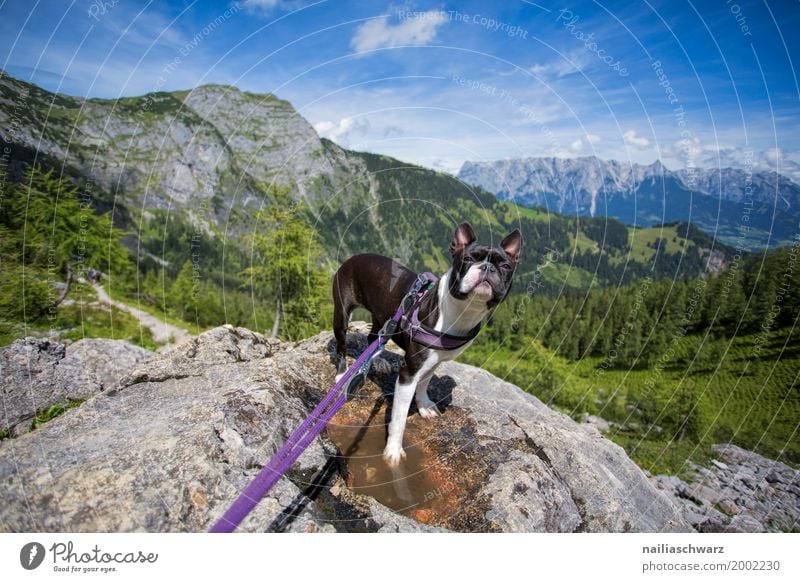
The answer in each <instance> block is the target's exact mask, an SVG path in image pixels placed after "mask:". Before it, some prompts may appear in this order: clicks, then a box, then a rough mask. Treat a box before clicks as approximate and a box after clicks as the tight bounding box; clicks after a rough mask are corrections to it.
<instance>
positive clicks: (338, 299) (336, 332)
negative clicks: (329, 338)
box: [333, 278, 355, 382]
mask: <svg viewBox="0 0 800 582" xmlns="http://www.w3.org/2000/svg"><path fill="white" fill-rule="evenodd" d="M348 291H349V290H348V289H346V288H340V287H339V285H338V284H337V278H334V281H333V336H334V337H335V338H336V360H335V361H336V380H337V382H338V381H339V379H340V378H341V377H342V375H343V374H344V373H345V372H346V371H347V325H348V324H349V323H350V313H351V312H352V311H353V309H354V308H355V305H354V304H353V302H352V300H351V298H350V293H349V292H348Z"/></svg>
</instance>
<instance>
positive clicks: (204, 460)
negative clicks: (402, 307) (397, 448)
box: [0, 326, 690, 532]
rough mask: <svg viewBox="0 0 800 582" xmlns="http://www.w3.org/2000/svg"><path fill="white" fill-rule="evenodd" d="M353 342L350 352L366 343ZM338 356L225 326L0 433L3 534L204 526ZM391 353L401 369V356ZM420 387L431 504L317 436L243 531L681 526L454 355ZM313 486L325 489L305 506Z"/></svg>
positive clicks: (615, 451) (579, 443) (417, 427)
mask: <svg viewBox="0 0 800 582" xmlns="http://www.w3.org/2000/svg"><path fill="white" fill-rule="evenodd" d="M350 341H351V342H352V346H351V348H353V352H355V351H357V350H358V349H359V348H360V347H363V345H364V343H365V338H364V336H363V335H360V334H351V336H350ZM332 349H333V345H332V334H330V333H321V334H319V335H318V336H315V337H313V338H311V339H309V340H305V341H303V342H299V343H298V344H294V345H290V344H287V343H280V342H275V341H270V340H267V339H265V338H264V337H263V336H261V335H260V334H257V333H253V332H251V331H248V330H245V329H240V328H236V329H234V328H232V327H230V326H226V327H220V328H216V329H213V330H211V331H208V332H206V333H204V334H201V335H200V336H198V337H197V338H193V339H191V340H189V341H187V342H184V343H182V344H180V345H179V346H177V347H176V349H175V350H173V351H172V352H170V353H169V354H167V355H164V356H161V357H159V358H158V359H155V360H151V361H148V362H146V363H144V364H142V365H139V366H138V367H136V368H135V369H134V370H133V371H132V372H130V373H129V374H127V375H126V376H125V377H124V378H123V379H121V380H120V381H119V383H118V384H117V385H116V387H114V388H111V389H108V390H105V391H104V392H102V393H98V394H96V395H95V396H93V397H91V398H90V399H89V400H87V402H85V403H84V404H83V405H82V406H80V407H79V408H76V409H73V410H70V411H68V412H66V413H65V414H63V415H62V416H60V417H58V418H56V419H54V420H52V421H50V422H48V423H47V424H45V425H44V426H42V427H40V428H39V429H37V430H35V431H33V432H31V433H28V434H25V435H22V436H20V437H19V438H15V439H10V440H7V441H5V445H4V446H3V447H1V448H0V484H2V491H3V493H2V503H0V530H2V531H204V530H206V529H207V528H208V527H209V526H210V525H211V524H212V523H213V522H214V520H215V519H216V518H218V517H219V516H220V515H221V514H222V513H223V512H224V510H225V509H226V508H227V506H228V505H229V504H230V503H231V502H232V501H233V499H234V498H235V496H236V495H237V494H238V493H239V492H240V491H241V490H242V489H243V488H244V487H245V486H246V485H247V484H248V483H249V481H250V480H251V479H252V477H253V476H254V475H255V474H256V473H257V472H258V470H259V468H260V466H261V464H262V463H264V462H266V460H267V459H268V458H269V457H270V455H271V454H272V453H273V452H274V451H275V450H276V449H277V448H278V447H279V446H280V445H281V444H282V443H283V442H284V440H285V439H286V437H287V436H288V435H289V433H290V432H291V431H292V430H293V429H294V428H295V427H296V426H297V424H298V423H299V422H300V421H301V420H302V419H303V418H304V417H305V416H306V414H307V412H308V411H309V409H310V408H311V407H312V406H313V405H314V404H315V403H316V402H317V401H318V400H319V398H320V397H321V395H322V394H323V393H324V392H325V391H326V390H327V386H329V385H330V383H331V380H332V379H333V366H332V364H331V353H332ZM50 359H54V358H53V357H52V356H51V358H50ZM387 359H388V361H389V362H390V363H391V364H392V366H393V367H395V369H396V367H397V366H398V365H399V361H398V359H397V357H396V356H393V355H390V356H388V358H387ZM45 361H46V362H49V361H50V360H45ZM393 379H394V377H393V376H389V377H380V378H375V379H374V380H375V381H376V382H377V383H376V382H373V381H370V382H368V383H367V384H366V385H365V387H364V388H365V394H366V397H361V398H357V399H355V400H353V401H351V402H350V403H348V404H347V405H346V406H345V407H344V409H343V410H342V411H341V412H340V415H342V416H341V418H340V417H339V416H338V415H337V418H339V420H337V419H334V422H340V420H341V419H345V418H347V417H348V415H351V416H357V415H358V414H360V411H361V410H363V409H375V408H376V406H377V405H378V404H381V398H382V396H381V391H385V390H386V389H387V387H388V386H390V385H391V384H392V382H393ZM375 393H377V397H376V398H373V397H372V394H375ZM431 394H432V395H433V396H434V397H435V398H436V399H437V400H438V401H440V402H441V403H442V404H441V405H442V406H444V410H443V414H442V415H441V416H440V417H438V418H436V419H432V420H430V421H428V420H427V419H422V418H420V417H419V416H418V415H416V414H415V415H413V416H412V418H411V419H410V422H409V426H410V427H411V428H410V430H409V432H407V438H406V447H407V448H410V447H414V446H417V445H418V446H419V447H420V449H421V450H423V452H424V454H426V455H429V456H428V457H425V458H427V459H429V460H431V461H432V462H431V463H430V464H429V465H428V466H426V470H427V471H428V472H429V473H430V479H431V480H432V481H433V482H434V483H439V485H440V488H439V489H437V492H436V503H434V504H432V505H430V506H429V507H428V508H427V509H425V510H418V511H415V510H414V508H410V509H409V510H407V511H404V512H403V513H404V514H405V515H401V514H400V513H398V512H395V511H392V510H390V509H388V508H387V507H386V506H384V505H382V504H381V503H379V502H378V501H376V499H375V498H373V497H369V496H366V495H363V494H361V493H360V492H357V491H355V490H354V489H353V488H351V487H348V484H349V482H350V481H351V475H350V473H349V469H348V467H349V461H345V460H344V459H342V458H341V457H336V453H337V449H336V447H335V446H334V444H333V442H332V441H331V440H330V439H329V438H328V437H327V436H325V435H323V437H322V438H319V439H316V440H315V441H314V442H313V443H312V445H311V446H310V447H309V449H308V450H307V451H306V452H305V453H304V454H303V455H302V456H301V457H300V459H299V461H298V463H296V464H295V466H294V467H293V468H292V470H291V471H290V472H289V474H288V476H287V477H284V478H283V479H281V481H280V482H279V484H278V486H277V487H276V488H275V490H274V491H273V492H272V493H271V494H270V495H269V496H268V497H267V498H266V499H265V500H264V501H263V502H262V503H260V504H259V505H258V507H257V509H256V510H255V511H254V512H253V513H252V514H251V516H250V517H249V518H248V519H247V520H246V521H245V522H244V524H243V526H242V528H241V529H242V530H243V531H265V530H276V531H283V530H286V531H404V532H405V531H437V530H442V529H445V530H457V531H689V530H690V527H689V525H688V524H687V522H686V521H684V520H683V518H682V517H681V515H680V512H679V511H678V509H677V507H676V506H675V505H673V504H672V503H671V502H670V501H669V500H668V499H667V497H666V496H665V495H664V494H663V493H661V492H659V491H658V490H656V489H655V487H654V486H653V485H651V484H650V482H649V481H648V480H647V478H646V477H645V475H644V474H643V473H642V471H641V470H640V469H639V468H638V467H637V466H636V465H634V464H633V462H632V461H630V459H629V458H628V457H627V456H626V455H625V453H624V452H623V450H622V449H621V448H620V447H618V446H617V445H615V444H613V443H611V442H610V441H608V440H607V439H605V438H604V437H603V436H602V435H601V434H600V433H599V432H598V431H597V430H596V429H594V428H592V427H588V426H585V425H580V424H578V423H575V422H573V421H572V420H571V419H569V418H568V417H566V416H564V415H562V414H560V413H558V412H555V411H553V410H550V409H549V408H547V407H546V406H545V405H544V404H542V403H541V402H539V401H538V400H536V399H535V398H533V397H532V396H530V395H528V394H525V393H523V392H522V391H521V390H519V389H518V388H516V387H515V386H512V385H510V384H507V383H505V382H502V381H500V380H499V379H497V378H495V377H493V376H491V375H490V374H488V373H486V372H484V371H482V370H480V369H477V368H473V367H471V366H466V365H461V364H457V363H449V364H447V365H446V366H443V367H442V368H441V369H440V372H439V374H438V377H437V378H436V379H435V380H434V382H433V383H432V386H431ZM340 426H342V425H341V424H340ZM356 427H357V426H356ZM420 436H422V437H423V440H421V441H420V440H418V439H419V438H420ZM379 440H382V439H379ZM410 456H411V455H410ZM321 470H326V471H327V472H328V473H329V478H328V479H327V480H322V479H321V478H319V472H320V471H321ZM315 479H316V481H315ZM312 482H316V483H318V484H320V488H319V492H318V494H316V495H313V497H314V499H313V500H309V499H307V498H305V499H304V498H303V497H302V496H300V495H299V494H300V493H301V492H302V491H304V490H306V489H308V488H309V486H310V484H311V483H312ZM428 493H430V492H428ZM428 497H433V496H431V495H428ZM293 502H294V503H295V506H296V508H297V511H296V512H295V515H294V517H292V518H289V517H288V515H287V512H286V510H287V508H289V507H290V506H292V503H293ZM453 507H455V508H456V510H455V511H452V508H453ZM447 508H450V509H448V511H449V512H448V511H445V509H447ZM409 516H411V517H414V519H410V518H409Z"/></svg>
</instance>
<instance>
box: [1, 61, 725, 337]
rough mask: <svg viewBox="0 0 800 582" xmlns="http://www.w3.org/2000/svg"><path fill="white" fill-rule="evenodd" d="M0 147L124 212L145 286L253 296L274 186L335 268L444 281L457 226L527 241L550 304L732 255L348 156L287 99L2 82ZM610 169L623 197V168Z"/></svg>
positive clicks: (685, 236) (18, 162)
mask: <svg viewBox="0 0 800 582" xmlns="http://www.w3.org/2000/svg"><path fill="white" fill-rule="evenodd" d="M0 146H2V147H3V148H6V147H7V148H9V150H10V151H11V155H10V161H9V163H8V174H9V176H10V179H11V180H12V181H14V180H16V181H19V180H20V179H21V178H22V175H23V173H24V170H25V168H27V167H29V166H30V165H31V164H33V163H34V161H35V163H36V164H39V165H42V166H44V167H45V168H52V169H55V170H56V172H57V175H60V176H64V177H66V178H67V179H68V180H69V181H71V182H73V183H75V184H76V185H78V186H79V188H80V191H81V192H82V196H85V197H87V198H88V199H89V200H90V201H91V202H92V204H93V206H94V207H95V208H96V210H97V211H99V212H104V211H108V210H113V213H114V220H115V223H116V224H117V226H119V227H120V228H122V229H124V230H125V231H126V232H127V233H128V234H127V236H126V245H127V246H128V248H129V249H131V251H132V252H133V253H134V258H135V260H136V264H137V266H138V267H139V269H140V271H141V272H142V274H145V273H148V272H160V270H161V269H166V270H167V271H168V272H167V275H168V276H169V277H170V278H172V279H174V278H175V277H176V276H177V275H178V272H179V270H180V269H181V266H182V265H184V266H185V265H186V263H187V261H189V262H191V263H192V264H193V265H194V256H195V254H193V253H196V254H197V255H198V256H199V258H200V262H201V264H199V265H197V267H198V269H200V270H201V272H202V274H203V276H204V277H205V278H206V279H208V280H210V281H212V282H213V283H214V284H216V285H218V286H219V287H221V288H223V289H226V290H227V289H231V288H233V289H241V288H242V287H244V286H246V281H245V280H244V279H243V278H242V276H241V271H242V269H243V268H244V267H246V266H247V265H248V264H250V261H251V260H253V259H252V253H251V247H250V243H249V241H248V238H247V235H248V234H249V233H252V232H253V229H254V228H255V226H256V221H255V220H254V217H255V215H256V212H257V211H258V210H259V209H260V208H262V207H263V206H265V205H269V204H271V203H272V202H273V200H274V196H273V192H272V187H273V186H280V187H283V188H287V189H289V191H290V192H291V196H292V197H293V199H294V200H295V201H298V202H299V201H303V202H305V203H307V207H308V209H309V210H308V211H309V216H308V219H309V222H310V223H311V224H312V225H313V226H314V228H315V229H316V231H317V233H318V235H319V239H320V241H321V242H322V245H323V247H324V249H325V253H326V261H327V265H326V268H328V269H329V270H330V269H332V268H334V267H335V266H336V265H338V264H339V263H340V262H341V261H342V260H343V259H344V258H346V257H348V256H350V255H352V254H354V253H358V252H377V253H382V254H385V255H388V256H391V257H394V258H396V259H398V260H400V261H401V262H403V263H405V264H407V265H409V266H410V267H411V268H413V269H417V270H431V271H434V272H437V271H438V272H441V271H442V270H444V269H445V268H446V267H447V264H448V260H447V259H448V258H447V256H446V249H447V248H448V245H449V242H450V236H451V233H452V229H453V227H454V225H455V224H457V223H458V222H460V221H462V220H470V221H471V222H472V223H473V225H474V226H475V228H476V231H477V233H478V236H479V238H480V239H481V240H485V241H496V240H498V237H502V236H503V235H505V234H506V233H507V232H509V231H510V230H512V229H513V228H520V229H521V230H522V232H523V235H524V237H525V263H524V265H525V268H524V270H523V272H522V273H520V275H519V282H520V287H519V288H520V289H521V288H524V285H526V284H527V283H528V282H530V281H532V280H534V279H536V278H537V277H538V278H540V279H543V281H542V284H543V285H544V288H545V289H550V290H553V291H558V290H559V289H561V288H563V287H565V286H566V287H576V288H587V287H588V286H589V285H592V284H599V285H601V286H603V285H616V284H619V283H620V282H624V281H626V280H632V279H635V278H637V277H639V276H644V274H645V273H647V274H651V273H655V275H656V276H657V277H670V278H675V277H691V276H696V275H698V274H701V273H703V272H706V271H707V270H708V269H709V268H711V269H712V270H715V269H716V268H718V266H720V265H724V263H725V260H726V256H727V254H728V250H726V249H725V248H724V247H721V246H720V245H718V244H716V243H715V242H714V241H713V240H711V239H708V238H707V237H706V238H703V237H701V236H699V233H698V232H696V229H689V228H688V227H685V226H684V227H682V228H678V227H676V226H675V225H671V226H667V227H666V228H665V227H661V226H659V227H658V228H656V229H654V230H652V231H650V230H649V229H631V228H628V227H625V226H624V225H622V224H620V223H619V222H617V221H614V220H608V219H607V218H606V217H605V216H599V214H600V213H597V214H598V217H596V218H592V217H589V218H582V217H580V216H561V215H558V214H553V213H544V212H540V211H536V210H531V209H527V208H522V207H520V206H518V205H516V204H513V203H509V202H506V201H501V200H498V199H496V198H495V196H493V195H492V194H491V193H489V192H488V191H485V190H483V189H481V188H474V187H471V186H469V185H467V184H465V183H463V182H461V181H459V180H457V179H455V178H454V177H452V176H450V175H447V174H443V173H439V172H434V171H432V170H429V169H425V168H421V167H419V166H414V165H411V164H407V163H404V162H401V161H399V160H395V159H392V158H389V157H386V156H381V155H376V154H370V153H361V152H354V151H350V150H347V149H344V148H342V147H340V146H338V145H337V144H335V143H333V142H331V141H328V140H325V139H320V138H319V137H318V135H317V134H316V132H315V131H314V129H313V127H312V126H311V125H310V124H309V123H308V122H307V121H306V120H305V119H304V118H303V117H302V116H300V115H299V114H298V113H297V112H296V111H295V110H294V108H293V107H292V105H291V104H290V103H288V102H287V101H284V100H281V99H279V98H277V97H275V96H274V95H269V94H263V95H262V94H254V93H249V92H246V91H241V90H239V89H237V88H235V87H230V86H221V85H204V86H200V87H197V88H195V89H193V90H191V91H174V92H169V93H167V92H159V93H150V94H147V95H144V96H139V97H124V98H120V99H82V98H78V97H70V96H67V95H62V94H54V93H50V92H48V91H45V90H43V89H41V88H39V87H37V86H35V85H31V84H29V83H26V82H24V81H21V80H19V79H14V78H12V77H10V76H8V75H5V74H0ZM552 163H553V164H554V167H555V166H557V165H559V164H561V165H563V164H568V163H570V162H569V161H566V160H554V161H552ZM595 169H596V168H595ZM615 172H616V174H615V175H616V176H617V178H615V180H616V182H615V183H619V184H622V183H623V174H624V172H623V169H622V168H621V167H620V168H618V169H616V170H615ZM561 173H562V172H559V175H560V174H561ZM576 175H583V174H582V173H580V172H577V173H576ZM587 180H588V178H587ZM595 180H600V181H603V180H606V178H605V177H602V176H600V175H599V174H598V176H597V177H596V178H595ZM583 189H584V190H586V191H590V190H593V189H596V187H595V186H591V185H590V184H589V183H588V182H587V185H586V186H585V187H583ZM595 200H597V198H596V197H595ZM523 202H525V201H524V200H523ZM597 204H601V202H597ZM595 205H596V204H595ZM587 208H589V207H587ZM589 209H590V208H589ZM561 210H563V211H565V212H568V210H569V209H568V207H566V206H564V205H563V204H562V205H561ZM196 247H197V248H196ZM198 249H199V250H198ZM554 256H557V260H556V261H553V257H554ZM540 275H541V277H540ZM151 301H152V302H153V303H154V304H155V303H156V301H155V299H151ZM227 317H231V315H230V311H228V314H227ZM241 323H245V322H244V321H242V322H241Z"/></svg>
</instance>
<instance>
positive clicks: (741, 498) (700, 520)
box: [651, 444, 800, 532]
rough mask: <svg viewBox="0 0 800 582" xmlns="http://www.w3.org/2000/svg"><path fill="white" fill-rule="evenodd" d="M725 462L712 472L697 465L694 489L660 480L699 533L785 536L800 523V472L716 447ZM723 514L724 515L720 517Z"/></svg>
mask: <svg viewBox="0 0 800 582" xmlns="http://www.w3.org/2000/svg"><path fill="white" fill-rule="evenodd" d="M712 451H713V452H714V454H715V455H717V456H718V457H720V458H721V459H723V460H724V461H720V460H716V459H714V460H712V461H711V466H710V467H699V466H697V465H692V466H691V468H690V470H689V471H688V472H687V475H686V477H687V479H690V480H691V481H692V483H691V484H689V483H687V482H685V481H684V480H682V479H679V478H678V477H667V476H665V475H657V476H655V477H652V478H651V481H652V482H653V484H654V485H655V486H656V487H657V488H659V489H661V490H662V491H665V492H667V493H668V494H670V495H671V496H672V498H673V501H674V502H675V503H676V505H677V506H678V507H680V509H681V511H682V513H683V516H684V518H685V519H686V520H687V521H688V522H689V523H691V524H692V526H693V527H695V528H696V529H698V530H699V531H724V532H761V531H771V532H783V531H793V530H794V529H795V528H796V527H797V525H796V524H797V523H798V521H800V494H799V493H800V491H798V490H797V489H796V488H795V489H794V490H793V489H792V487H791V486H790V485H791V484H792V483H798V482H800V471H797V470H795V469H792V468H791V467H789V466H787V465H785V464H783V463H781V462H779V461H773V460H771V459H767V458H765V457H762V456H761V455H759V454H757V453H754V452H751V451H746V450H744V449H742V448H739V447H737V446H736V445H732V444H724V445H714V446H713V447H712ZM718 510H719V511H718Z"/></svg>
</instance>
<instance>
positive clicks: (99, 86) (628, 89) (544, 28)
mask: <svg viewBox="0 0 800 582" xmlns="http://www.w3.org/2000/svg"><path fill="white" fill-rule="evenodd" d="M0 2H2V0H0ZM798 29H800V1H798V0H761V1H748V0H714V1H688V0H669V1H667V0H663V1H656V0H642V1H641V2H639V1H637V0H630V1H627V2H626V1H620V2H617V1H603V2H597V1H574V2H569V1H564V2H562V1H557V2H549V1H547V0H542V1H537V2H530V1H526V0H507V1H504V2H488V1H484V2H477V1H476V2H471V1H464V2H427V1H416V2H415V1H410V0H409V1H406V2H398V1H396V2H392V1H389V2H381V1H380V0H377V1H376V0H373V1H363V2H355V1H353V2H351V1H343V0H319V1H316V2H314V1H312V2H308V1H299V0H241V1H235V2H231V1H219V2H203V1H200V0H194V1H189V0H184V1H161V2H156V1H151V2H146V1H134V0H105V1H103V0H91V1H90V0H73V1H71V2H70V1H57V0H43V1H38V2H37V1H20V0H16V1H9V0H6V1H5V2H2V4H0V68H2V69H4V70H6V71H7V72H8V73H9V74H11V75H13V76H16V77H19V78H22V79H25V80H28V81H31V82H34V83H36V84H38V85H40V86H42V87H44V88H45V89H48V90H50V91H59V92H63V93H67V94H71V95H76V96H85V97H105V98H114V97H118V96H133V95H141V94H145V93H148V92H151V91H171V90H178V89H189V88H193V87H196V86H198V85H201V84H204V83H223V84H229V85H234V86H236V87H239V88H240V89H244V90H247V91H252V92H260V93H273V94H275V95H277V96H278V97H281V98H283V99H286V100H288V101H290V102H291V103H292V104H293V105H294V107H295V109H297V111H298V112H299V113H300V114H301V115H302V116H303V117H305V118H306V119H308V120H309V122H311V123H312V124H313V125H314V127H315V128H316V130H317V132H318V133H319V134H320V135H321V136H323V137H327V138H329V139H332V140H334V141H336V142H337V143H339V144H340V145H342V146H345V147H348V148H351V149H355V150H361V151H372V152H378V153H382V154H386V155H390V156H393V157H396V158H399V159H401V160H404V161H407V162H412V163H416V164H420V165H423V166H426V167H430V168H434V169H437V170H441V171H446V172H450V173H456V172H457V171H458V169H459V168H460V166H461V164H462V163H463V162H464V161H466V160H469V161H491V160H499V159H508V158H521V157H531V156H560V157H576V156H588V155H595V156H598V157H600V158H603V159H616V160H619V161H622V162H625V163H629V162H636V163H647V164H649V163H652V162H654V161H655V160H657V159H660V160H661V161H662V162H663V163H664V165H666V166H667V167H668V168H671V169H678V168H682V167H687V166H698V167H718V166H719V167H727V166H733V167H740V168H745V169H753V170H770V171H776V170H777V171H779V172H781V173H783V174H785V175H787V176H790V177H792V178H793V179H794V180H795V181H798V182H800V85H799V84H798V78H799V77H800V72H798V70H797V68H796V67H800V50H798V49H800V35H798V34H797V30H798Z"/></svg>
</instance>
